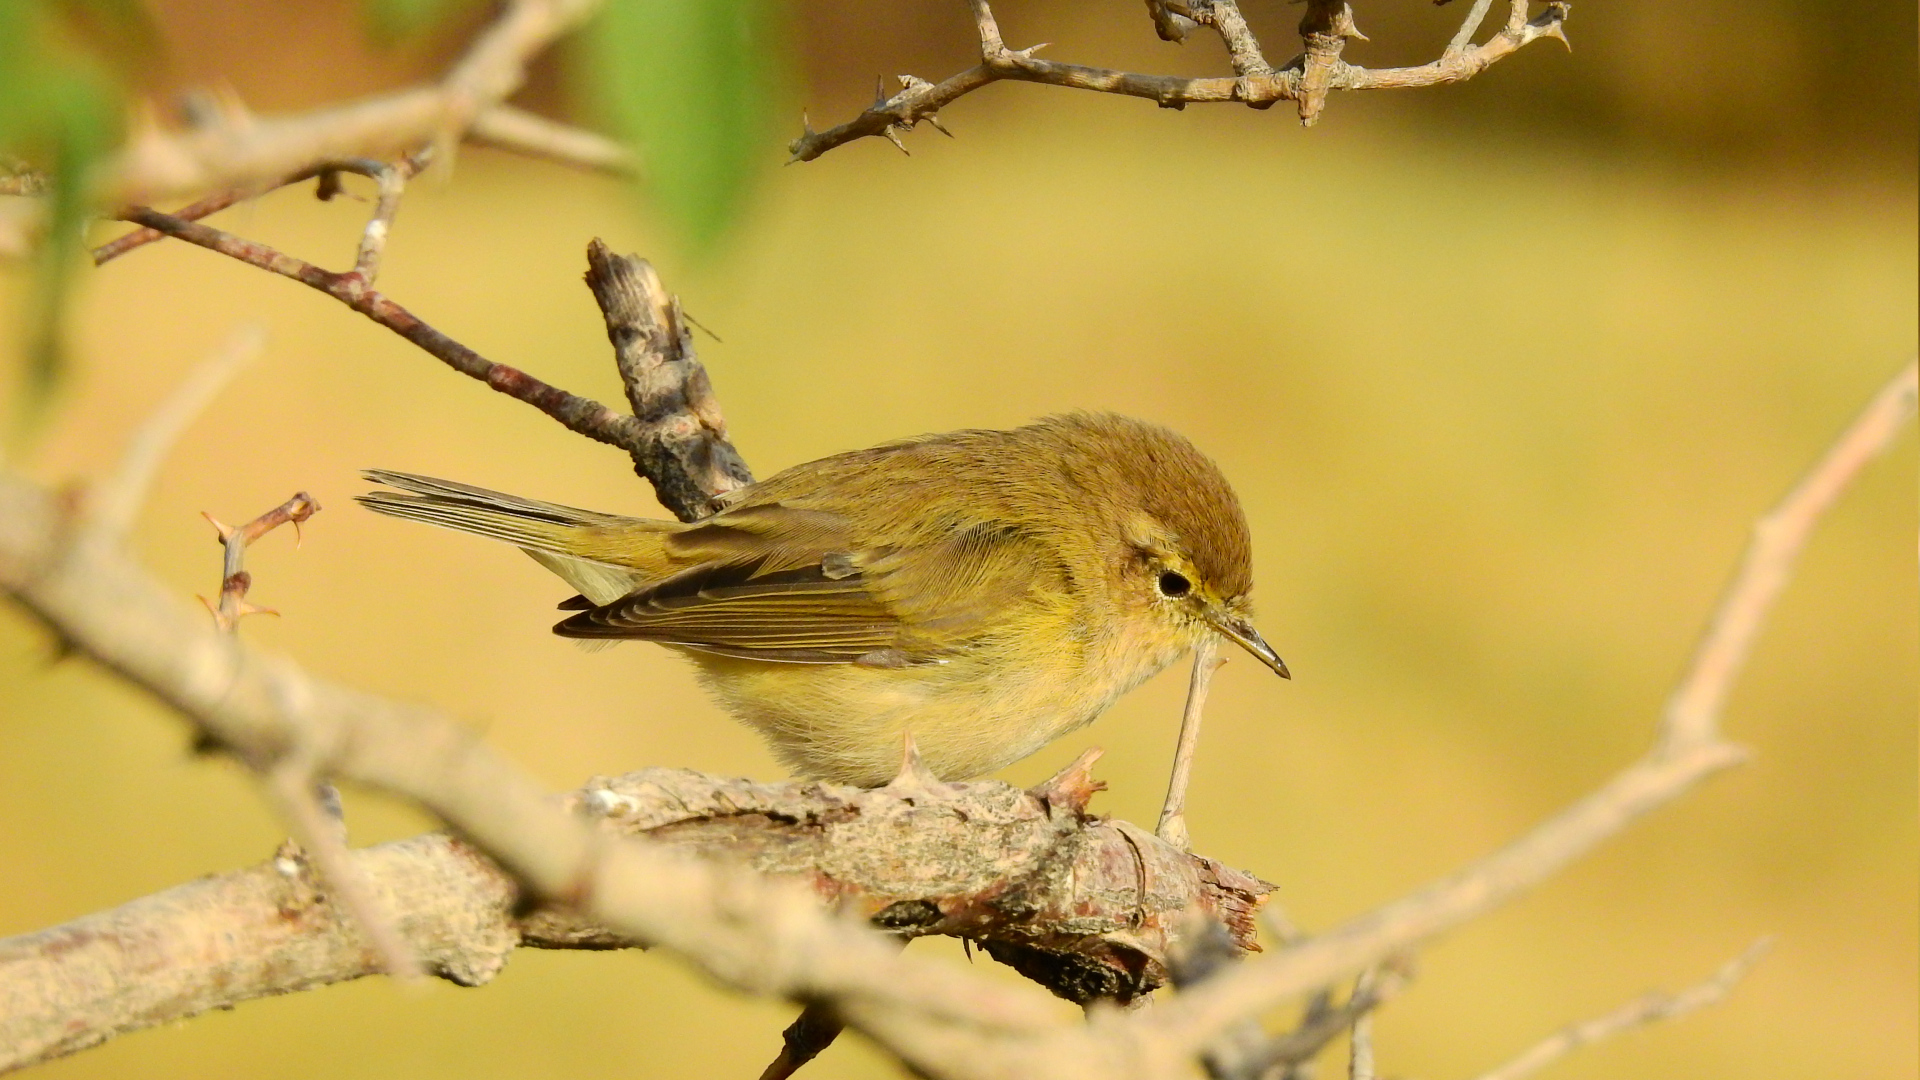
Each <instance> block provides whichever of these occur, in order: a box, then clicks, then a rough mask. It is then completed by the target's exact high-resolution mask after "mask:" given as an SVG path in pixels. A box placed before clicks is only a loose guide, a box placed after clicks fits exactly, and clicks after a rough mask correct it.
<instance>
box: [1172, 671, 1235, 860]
mask: <svg viewBox="0 0 1920 1080" xmlns="http://www.w3.org/2000/svg"><path fill="white" fill-rule="evenodd" d="M1226 662H1227V659H1226V657H1224V656H1221V655H1220V638H1219V637H1218V636H1217V635H1214V634H1208V635H1207V636H1206V637H1205V638H1204V639H1202V640H1201V642H1200V644H1198V645H1196V646H1194V650H1193V678H1192V679H1191V680H1190V681H1189V682H1188V683H1187V708H1186V711H1185V712H1184V713H1182V714H1181V717H1180V744H1179V746H1178V747H1177V748H1176V749H1175V750H1174V752H1173V776H1172V777H1171V778H1170V779H1169V780H1168V781H1167V801H1166V803H1165V804H1163V805H1162V806H1161V807H1160V824H1159V826H1158V827H1157V828H1155V829H1154V832H1155V833H1157V834H1158V835H1159V837H1160V839H1162V840H1165V841H1166V842H1167V843H1169V844H1172V845H1173V846H1174V847H1177V848H1179V849H1180V850H1181V851H1187V850H1189V849H1190V847H1191V845H1190V844H1189V843H1188V839H1187V780H1188V778H1189V777H1190V776H1192V774H1193V752H1194V750H1195V748H1197V747H1198V746H1199V745H1200V710H1201V709H1202V708H1204V707H1205V706H1206V703H1207V686H1208V684H1210V683H1211V682H1212V681H1213V673H1214V672H1215V671H1217V670H1219V668H1220V665H1221V664H1224V663H1226Z"/></svg>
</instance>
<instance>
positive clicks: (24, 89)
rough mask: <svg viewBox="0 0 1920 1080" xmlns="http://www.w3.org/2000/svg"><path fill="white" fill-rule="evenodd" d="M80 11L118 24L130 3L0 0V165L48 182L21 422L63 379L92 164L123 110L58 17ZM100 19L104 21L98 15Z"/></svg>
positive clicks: (28, 325)
mask: <svg viewBox="0 0 1920 1080" xmlns="http://www.w3.org/2000/svg"><path fill="white" fill-rule="evenodd" d="M83 7H84V8H86V10H87V12H88V13H89V14H90V15H91V16H93V17H94V21H93V24H92V25H94V26H96V27H98V26H108V25H117V26H120V27H121V31H120V32H123V33H128V34H133V35H136V36H137V35H138V34H139V33H141V31H140V30H138V29H137V28H134V29H130V30H129V29H126V27H127V26H130V25H132V24H130V23H122V22H117V21H116V20H119V19H123V18H127V17H128V16H126V14H125V12H126V10H130V9H128V8H127V5H125V4H124V3H122V2H120V0H94V2H93V3H91V4H86V5H83V4H79V3H71V4H58V3H40V2H36V0H0V166H4V167H5V168H6V169H8V170H9V171H12V170H19V169H24V170H31V171H33V172H36V173H40V174H42V175H44V176H46V177H47V178H48V180H49V182H50V186H49V189H48V192H47V194H46V195H45V196H43V197H44V198H46V199H47V205H48V212H47V218H46V220H47V232H46V236H45V238H44V240H43V241H42V242H41V245H40V249H39V252H38V253H37V255H36V257H35V270H36V273H35V291H34V297H33V301H32V305H31V307H30V308H29V310H28V315H27V317H26V318H25V319H23V320H22V322H23V326H24V329H25V334H26V342H25V350H24V352H25V361H26V370H25V372H24V376H25V378H24V386H23V388H22V389H23V393H22V394H21V395H20V401H21V413H22V415H21V417H20V419H21V421H22V423H23V425H24V426H28V427H30V426H31V425H32V424H33V423H34V422H35V421H37V420H38V419H39V417H40V416H41V414H42V413H43V411H44V408H45V406H46V403H47V401H48V400H49V398H50V397H51V395H52V393H53V391H54V390H55V389H56V387H57V386H58V384H59V381H60V376H61V374H62V370H61V369H62V367H63V366H64V364H63V357H62V352H61V348H60V320H61V315H62V313H63V311H64V309H65V300H66V296H67V292H68V289H69V286H70V285H71V281H70V277H71V273H72V270H73V268H74V265H75V263H76V261H77V257H78V254H79V252H80V249H81V246H82V242H83V240H84V239H85V228H86V222H87V216H88V211H89V207H88V205H87V200H86V190H85V184H86V179H87V173H88V170H89V169H90V168H91V167H92V166H93V163H94V162H95V161H97V160H98V159H99V158H100V157H101V156H102V155H104V154H105V153H106V152H107V151H108V150H109V149H110V148H111V147H112V146H113V144H114V142H115V141H116V140H117V138H118V135H119V119H120V116H121V113H122V109H121V102H120V99H121V95H120V92H119V89H118V86H117V85H116V83H115V81H114V80H113V79H112V78H111V77H110V76H109V75H108V74H107V72H106V71H105V69H104V68H103V67H102V66H101V65H100V64H99V63H98V62H96V61H95V60H94V59H93V57H91V56H90V55H89V54H88V52H87V51H86V50H85V49H84V48H82V47H81V46H80V45H79V44H78V42H77V39H76V35H75V34H74V33H72V31H73V27H71V26H69V25H65V24H64V21H63V19H62V18H61V16H63V15H71V14H73V13H74V12H75V11H76V10H79V9H81V8H83ZM101 20H105V21H104V22H102V21H101Z"/></svg>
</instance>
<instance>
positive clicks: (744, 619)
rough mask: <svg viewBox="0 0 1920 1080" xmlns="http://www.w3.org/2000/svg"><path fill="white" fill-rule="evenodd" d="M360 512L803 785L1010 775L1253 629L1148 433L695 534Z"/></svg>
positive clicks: (939, 458)
mask: <svg viewBox="0 0 1920 1080" xmlns="http://www.w3.org/2000/svg"><path fill="white" fill-rule="evenodd" d="M366 475H367V477H368V478H369V479H371V480H374V481H377V482H379V483H382V484H385V485H387V486H389V487H392V488H396V489H398V492H399V493H395V492H386V491H380V492H373V493H369V494H367V495H363V496H361V498H360V501H361V502H362V503H364V504H365V505H367V506H368V507H370V508H372V509H374V510H378V511H380V512H382V513H387V514H393V515H395V516H398V517H404V518H410V519H413V520H416V521H424V522H427V523H430V524H434V525H441V526H445V527H447V528H451V529H457V530H460V531H463V532H471V533H475V534H477V535H481V536H487V537H491V538H493V539H496V540H502V541H505V542H507V543H510V544H514V545H516V546H518V547H520V548H522V549H523V550H525V551H526V552H527V553H528V554H529V555H532V556H533V557H534V558H535V559H536V560H538V561H540V562H541V563H542V564H543V565H545V566H546V567H547V568H548V569H550V570H552V571H553V572H555V573H556V574H559V575H560V576H561V577H562V578H564V579H565V580H566V581H567V582H568V583H569V584H571V585H572V586H573V587H574V588H576V589H578V590H580V592H581V594H582V595H581V596H580V597H578V598H576V599H575V600H574V601H571V602H569V603H568V604H566V605H563V606H566V607H572V608H576V609H579V610H578V613H577V614H575V615H573V616H571V617H569V618H567V619H565V620H564V621H562V622H561V623H560V624H559V625H558V626H556V627H554V630H555V632H556V633H559V634H562V635H565V636H568V637H578V638H588V639H626V638H633V639H639V640H646V641H655V642H659V643H661V644H664V645H669V646H672V647H675V648H676V649H679V650H681V651H684V652H685V653H686V654H687V655H688V656H689V657H691V658H692V659H693V660H694V661H695V662H696V664H697V665H698V667H699V669H700V672H701V675H702V677H703V680H704V681H705V682H706V683H707V685H708V686H709V688H710V689H711V690H712V691H713V692H714V694H715V695H716V696H717V697H718V698H719V699H720V701H721V703H722V704H723V705H724V706H725V707H727V709H728V710H729V711H730V712H732V713H733V714H734V715H735V716H737V717H739V718H740V719H742V720H744V721H746V722H747V723H748V724H751V725H752V726H754V727H755V728H757V729H759V730H760V731H761V732H762V734H764V735H765V736H766V737H767V738H768V739H769V741H770V742H771V743H772V744H773V746H774V749H775V750H776V751H777V752H778V753H779V754H780V755H781V757H782V758H783V759H784V760H785V761H786V762H787V763H788V764H789V765H791V766H792V767H793V768H794V769H795V770H797V771H798V772H799V773H801V774H803V775H807V776H815V777H820V778H824V779H831V780H838V781H843V782H849V783H860V784H877V783H883V782H885V780H886V779H887V778H888V777H890V776H891V775H892V774H893V773H894V772H895V771H896V770H897V769H898V767H899V762H900V753H901V744H902V737H903V736H904V735H905V734H906V733H907V732H909V731H911V733H912V734H913V737H914V741H915V743H916V745H917V746H918V748H919V751H920V753H921V755H922V757H923V758H924V759H925V761H926V763H927V765H928V766H929V767H930V768H931V769H932V770H933V771H934V772H935V773H936V774H937V775H939V776H941V777H943V778H947V779H959V778H963V777H968V776H975V775H979V774H980V773H984V772H989V771H991V770H993V769H996V768H999V767H1000V766H1002V765H1005V764H1008V763H1010V762H1013V761H1016V760H1019V759H1020V758H1022V757H1025V756H1026V755H1028V754H1030V753H1032V752H1034V751H1035V750H1038V749H1039V748H1040V747H1041V746H1043V745H1045V744H1046V743H1047V742H1049V741H1051V740H1052V739H1054V738H1056V737H1058V736H1059V735H1062V734H1064V733H1066V732H1068V731H1071V730H1073V729H1075V728H1078V727H1080V726H1082V725H1084V724H1086V723H1088V722H1089V721H1091V720H1092V719H1093V718H1094V717H1096V716H1098V715H1099V714H1100V712H1101V711H1103V710H1104V709H1105V708H1106V707H1107V706H1108V705H1109V704H1111V703H1112V702H1113V700H1114V699H1115V698H1117V697H1118V696H1119V695H1121V694H1123V693H1125V692H1126V691H1127V690H1129V689H1131V688H1132V687H1133V686H1135V685H1137V684H1138V683H1139V682H1140V681H1142V680H1143V679H1145V678H1147V677H1148V676H1150V675H1152V674H1154V673H1155V672H1158V671H1160V670H1161V669H1162V668H1164V667H1166V666H1167V665H1168V664H1170V663H1172V662H1173V661H1174V660H1175V659H1176V658H1177V657H1179V656H1180V654H1181V653H1183V652H1185V651H1186V650H1187V649H1189V648H1190V647H1192V646H1193V645H1194V644H1195V643H1196V642H1197V641H1199V640H1200V638H1201V637H1202V636H1203V635H1205V634H1207V633H1210V632H1218V633H1221V634H1224V635H1226V636H1227V637H1229V638H1232V639H1234V640H1236V641H1238V642H1239V643H1240V644H1242V645H1243V646H1245V647H1247V648H1248V649H1249V650H1250V651H1252V652H1253V653H1254V654H1255V655H1256V656H1258V657H1260V658H1261V660H1262V661H1263V662H1265V663H1267V664H1268V665H1269V666H1271V667H1273V668H1274V669H1275V670H1276V671H1278V672H1280V673H1281V674H1283V675H1284V674H1286V668H1285V666H1284V665H1283V664H1281V663H1280V661H1279V658H1278V657H1277V656H1274V655H1273V652H1272V650H1271V649H1269V648H1267V646H1266V643H1265V642H1263V641H1261V640H1260V637H1259V635H1258V634H1257V633H1255V632H1254V630H1253V628H1252V625H1251V624H1250V623H1249V622H1248V621H1247V615H1248V594H1249V592H1250V591H1251V589H1252V586H1253V578H1252V556H1251V543H1250V540H1249V537H1248V534H1247V525H1246V519H1245V517H1244V516H1243V515H1242V513H1241V511H1240V505H1239V502H1238V500H1237V499H1235V497H1234V494H1233V490H1232V489H1231V488H1230V487H1229V486H1228V485H1227V481H1226V479H1225V477H1223V476H1222V475H1221V473H1220V471H1219V469H1218V468H1217V467H1216V466H1215V465H1214V464H1213V463H1212V462H1211V461H1209V460H1207V458H1205V457H1204V456H1202V455H1201V454H1200V452H1199V451H1198V450H1196V449H1195V448H1194V447H1193V445H1192V444H1191V443H1189V442H1187V440H1185V439H1184V438H1182V437H1180V436H1179V435H1176V434H1174V433H1173V432H1171V431H1168V430H1166V429H1165V428H1161V427H1157V426H1154V425H1151V424H1146V423H1143V422H1140V421H1137V420H1130V419H1126V418H1124V417H1119V416H1112V415H1104V414H1092V415H1090V414H1073V415H1068V416H1057V417H1050V418H1048V419H1045V420H1042V421H1040V422H1038V423H1035V424H1031V425H1028V426H1026V427H1022V428H1015V429H1013V430H1011V431H986V430H976V431H957V432H950V433H947V434H941V435H927V436H922V437H920V438H916V439H908V440H904V441H901V442H896V443H889V444H887V445H884V446H878V447H875V448H873V449H870V450H858V451H854V452H851V453H845V454H836V455H834V456H832V457H827V458H822V459H820V460H818V461H813V462H808V463H807V464H804V465H797V466H795V467H793V468H791V469H788V470H786V471H785V472H782V473H780V474H779V475H777V476H774V477H771V478H769V479H767V480H764V481H761V482H759V483H756V484H753V485H751V486H749V487H746V488H743V489H741V490H739V491H736V492H733V493H731V494H730V495H728V496H727V497H726V499H725V501H724V505H723V506H722V508H721V509H720V510H719V512H717V513H715V514H714V515H713V516H712V517H709V518H706V519H705V520H702V521H699V522H695V523H692V524H682V523H679V522H670V521H656V520H649V519H643V518H630V517H621V516H618V515H613V514H600V513H595V512H592V511H587V510H578V509H574V508H572V507H566V506H559V505H556V504H553V503H544V502H537V501H534V500H530V499H521V498H517V497H514V496H510V495H503V494H500V493H498V492H493V491H488V490H486V489H483V488H476V487H469V486H467V485H464V484H455V483H451V482H448V481H444V480H433V479H429V478H426V477H420V476H412V475H409V474H406V473H395V472H386V471H370V472H368V473H367V474H366Z"/></svg>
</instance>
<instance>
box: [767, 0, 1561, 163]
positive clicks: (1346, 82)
mask: <svg viewBox="0 0 1920 1080" xmlns="http://www.w3.org/2000/svg"><path fill="white" fill-rule="evenodd" d="M970 3H971V4H972V7H973V11H974V22H975V27H976V29H977V31H978V32H979V36H980V53H981V62H980V63H979V64H978V65H977V66H975V67H972V68H968V69H967V70H965V71H962V72H960V73H959V74H957V75H954V76H952V77H950V78H948V79H946V80H944V81H942V82H939V83H930V82H927V81H925V80H923V79H917V78H912V77H911V76H906V77H903V78H902V80H901V81H902V83H903V84H904V85H905V86H906V89H904V90H902V91H901V92H900V93H898V94H896V95H894V96H893V97H890V98H888V99H886V100H885V101H880V102H876V103H874V104H873V105H871V106H869V107H868V108H867V109H866V111H864V112H862V113H860V115H858V116H856V117H854V118H853V119H851V120H849V121H847V122H846V123H844V124H839V125H836V126H834V127H831V128H828V129H827V130H825V131H814V130H813V129H812V128H811V127H810V126H809V127H805V128H804V130H802V132H801V134H800V137H799V138H797V139H795V140H793V142H792V143H790V144H788V150H789V152H790V153H791V155H792V160H794V161H812V160H813V159H814V158H817V157H819V156H820V155H822V154H824V153H826V152H827V151H829V150H832V149H833V148H835V147H837V146H842V145H845V144H846V143H849V142H852V141H854V140H856V139H861V138H866V137H868V136H880V137H883V138H888V139H893V140H895V141H896V142H897V141H898V137H899V133H901V132H904V131H908V130H910V129H912V128H913V126H914V125H915V124H918V123H921V122H922V121H931V120H934V119H936V118H937V116H938V114H939V112H940V110H941V109H943V108H945V107H946V106H948V105H951V104H952V103H953V102H954V101H956V100H958V99H959V98H961V97H964V96H966V95H967V94H970V93H972V92H973V91H975V90H978V89H980V88H981V87H983V86H987V85H989V84H991V83H995V82H1000V81H1002V80H1007V81H1012V82H1030V83H1043V84H1046V85H1049V86H1064V87H1067V88H1069V89H1074V90H1091V91H1094V92H1095V93H1102V94H1120V95H1123V96H1127V97H1138V98H1146V99H1148V100H1151V101H1154V102H1156V103H1158V104H1159V105H1160V106H1161V107H1163V108H1170V109H1180V108H1185V107H1186V106H1188V105H1209V104H1224V103H1230V102H1237V103H1240V104H1243V105H1250V106H1253V107H1255V108H1265V107H1267V106H1270V105H1272V104H1274V103H1275V102H1277V101H1292V100H1299V101H1301V102H1302V109H1301V120H1302V122H1303V123H1312V122H1313V121H1314V120H1315V119H1317V118H1318V116H1319V111H1320V104H1319V103H1320V101H1322V100H1323V99H1324V96H1325V94H1326V93H1327V92H1329V91H1332V90H1389V89H1405V88H1410V87H1422V86H1437V85H1439V84H1441V83H1451V82H1461V81H1464V80H1466V79H1470V78H1472V77H1474V76H1475V75H1478V74H1479V73H1480V72H1482V71H1484V70H1486V69H1487V68H1488V67H1490V66H1492V65H1493V64H1495V63H1497V62H1499V61H1500V60H1502V59H1504V58H1505V57H1507V56H1509V55H1511V54H1512V53H1513V52H1514V51H1515V50H1517V49H1520V48H1522V47H1524V46H1526V45H1529V44H1531V43H1533V42H1535V41H1538V40H1540V39H1541V38H1557V39H1559V40H1560V41H1562V42H1564V41H1565V40H1566V33H1565V31H1564V30H1563V29H1562V24H1563V23H1564V22H1565V21H1566V18H1567V12H1568V5H1567V4H1565V3H1562V2H1559V0H1552V2H1549V3H1548V4H1547V6H1546V10H1545V11H1543V12H1541V14H1540V15H1538V16H1537V17H1535V18H1533V19H1531V20H1529V19H1527V18H1526V4H1525V2H1524V0H1514V4H1515V7H1516V8H1517V9H1518V11H1519V14H1518V16H1517V18H1509V20H1508V22H1507V25H1506V26H1505V27H1503V28H1502V29H1501V30H1500V32H1499V33H1496V34H1494V35H1493V36H1492V37H1490V38H1488V39H1487V40H1486V41H1485V42H1483V43H1482V44H1480V45H1477V46H1472V47H1470V48H1463V49H1460V50H1457V51H1449V52H1446V53H1443V54H1442V55H1441V56H1440V57H1439V58H1438V59H1436V60H1434V61H1433V62H1431V63H1428V64H1422V65H1420V66H1417V67H1403V68H1378V69H1372V68H1363V67H1356V66H1354V65H1352V64H1348V63H1346V62H1345V61H1342V60H1340V59H1339V48H1338V46H1339V45H1340V44H1342V43H1343V42H1344V40H1345V39H1346V38H1347V37H1353V36H1358V33H1359V32H1358V31H1357V30H1356V29H1354V27H1353V19H1352V15H1351V13H1350V12H1346V11H1345V8H1344V5H1336V4H1330V3H1323V2H1321V0H1315V5H1314V6H1315V7H1316V8H1318V9H1319V10H1320V11H1321V15H1320V16H1315V14H1314V11H1313V10H1310V11H1309V12H1308V18H1307V20H1305V22H1306V29H1303V31H1302V32H1303V34H1310V35H1320V36H1321V37H1323V38H1324V39H1325V40H1323V41H1321V42H1320V43H1319V44H1318V46H1317V49H1318V52H1317V53H1316V45H1315V42H1314V40H1313V39H1312V37H1311V36H1310V37H1309V39H1308V40H1307V41H1306V43H1305V44H1306V45H1307V52H1308V55H1309V56H1312V55H1318V56H1319V57H1320V59H1319V60H1317V61H1312V62H1311V63H1309V60H1307V59H1303V60H1302V61H1300V62H1299V63H1298V64H1296V65H1291V66H1288V67H1286V68H1284V69H1281V70H1271V69H1269V70H1268V71H1265V72H1261V71H1259V70H1257V65H1255V64H1254V63H1253V58H1254V57H1255V56H1258V55H1259V53H1258V45H1257V43H1253V44H1252V45H1251V46H1247V45H1246V42H1251V39H1252V35H1251V34H1250V33H1249V34H1248V35H1247V36H1246V39H1245V41H1243V42H1241V47H1236V45H1235V42H1236V40H1239V39H1237V38H1224V37H1223V39H1224V40H1227V42H1228V48H1229V51H1230V52H1231V53H1232V54H1233V56H1234V58H1235V63H1236V65H1239V66H1247V67H1248V68H1249V70H1248V71H1247V72H1246V73H1244V74H1235V75H1230V76H1214V77H1209V78H1187V77H1184V76H1178V75H1144V74H1138V73H1135V72H1129V71H1118V70H1115V69H1112V68H1098V67H1087V66H1084V65H1080V64H1063V63H1058V62H1055V61H1051V60H1042V59H1040V58H1038V57H1036V56H1034V55H1033V54H1034V50H1035V49H1037V48H1039V46H1034V47H1033V48H1028V49H1009V48H1007V46H1006V44H1005V42H1004V40H1003V39H1002V37H1001V35H1000V30H999V26H998V24H997V23H996V22H995V21H994V19H993V17H992V13H991V11H989V10H988V8H987V4H986V3H985V0H970ZM1198 6H1199V5H1192V4H1189V5H1188V7H1189V9H1191V10H1197V9H1198ZM1164 7H1165V8H1166V9H1167V10H1168V11H1170V12H1172V13H1174V14H1181V15H1182V16H1183V17H1185V16H1184V13H1182V12H1181V10H1180V8H1179V7H1178V6H1176V5H1174V4H1171V3H1169V4H1166V5H1164ZM1149 8H1150V10H1153V11H1155V12H1156V25H1160V21H1161V20H1159V18H1158V12H1159V11H1160V10H1161V9H1160V8H1156V7H1154V6H1153V5H1151V4H1150V5H1149ZM1211 10H1212V12H1213V17H1215V18H1220V19H1226V18H1227V16H1226V15H1225V12H1226V10H1227V9H1225V8H1222V7H1220V6H1219V4H1218V3H1215V4H1214V5H1212V6H1211ZM1232 11H1233V14H1234V15H1237V14H1238V9H1237V8H1234V9H1232ZM1343 12H1344V13H1345V17H1344V20H1343V19H1342V18H1341V17H1340V16H1341V15H1342V13H1343ZM1167 25H1168V26H1172V25H1173V24H1167ZM1216 29H1222V32H1223V36H1224V34H1225V33H1226V31H1225V30H1224V29H1223V28H1222V27H1220V26H1216ZM1165 34H1166V31H1165V30H1163V32H1162V36H1165ZM1327 35H1331V36H1327ZM1260 63H1262V64H1264V60H1262V61H1260ZM1310 76H1311V77H1310ZM1309 102H1311V103H1312V104H1311V105H1309Z"/></svg>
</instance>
